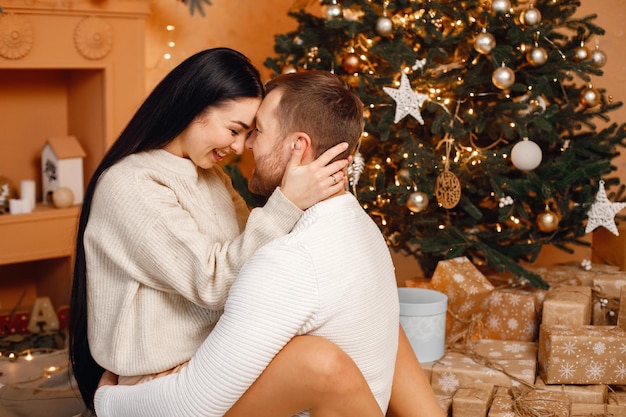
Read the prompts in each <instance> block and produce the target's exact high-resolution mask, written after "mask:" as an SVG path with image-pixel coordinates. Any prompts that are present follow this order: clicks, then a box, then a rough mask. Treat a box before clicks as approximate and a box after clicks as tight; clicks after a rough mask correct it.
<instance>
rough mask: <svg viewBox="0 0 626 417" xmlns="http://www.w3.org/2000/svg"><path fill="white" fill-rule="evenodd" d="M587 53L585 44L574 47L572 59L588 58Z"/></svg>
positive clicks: (581, 59)
mask: <svg viewBox="0 0 626 417" xmlns="http://www.w3.org/2000/svg"><path fill="white" fill-rule="evenodd" d="M589 54H590V52H589V49H587V47H586V46H585V45H580V46H579V47H577V48H576V49H574V56H573V57H572V59H573V60H574V62H582V61H584V60H586V59H587V58H589Z"/></svg>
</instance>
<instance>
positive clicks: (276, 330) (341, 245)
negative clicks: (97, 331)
mask: <svg viewBox="0 0 626 417" xmlns="http://www.w3.org/2000/svg"><path fill="white" fill-rule="evenodd" d="M266 88H267V95H266V98H265V99H264V101H263V103H262V105H261V107H260V108H259V111H258V113H257V116H256V128H255V130H254V132H253V133H252V134H251V136H250V137H249V138H248V140H247V146H248V147H249V148H250V149H251V150H252V152H253V154H254V158H255V169H254V172H253V174H252V177H251V179H250V184H249V186H250V189H251V191H253V192H255V193H258V194H269V193H271V192H272V191H273V190H274V189H275V188H276V187H277V186H279V185H280V181H281V178H282V176H283V173H284V170H285V166H286V164H287V161H288V160H289V158H290V155H291V149H292V147H293V146H294V145H295V144H296V143H298V146H299V147H301V148H303V150H304V155H305V156H304V159H303V163H304V162H306V161H310V160H313V159H315V158H316V157H317V156H318V155H320V154H321V153H323V152H324V151H325V150H326V149H328V148H330V147H332V146H333V145H335V144H337V143H338V142H339V141H346V142H348V144H349V145H350V146H349V149H348V150H347V151H346V152H347V153H351V152H353V151H354V149H355V147H356V145H357V142H358V140H359V138H360V135H361V133H362V129H363V115H362V113H363V105H362V103H361V101H360V99H359V98H358V96H357V95H356V94H355V93H354V92H353V91H352V90H351V89H350V87H349V86H348V85H347V84H345V83H344V82H343V81H342V80H341V79H340V78H338V77H336V76H335V75H333V74H330V73H327V72H323V71H308V72H301V73H293V74H286V75H282V76H279V77H277V78H275V79H274V80H271V81H270V82H269V83H268V84H267V86H266ZM345 156H346V155H340V156H339V158H342V157H345ZM398 308H399V307H398V298H397V289H396V280H395V275H394V267H393V264H392V261H391V258H390V255H389V251H388V248H387V245H386V244H385V241H384V239H383V238H382V236H381V234H380V231H379V230H378V228H377V226H376V225H375V224H374V222H373V221H372V220H371V219H370V218H369V216H368V215H367V214H366V213H365V212H364V211H363V209H362V208H361V207H360V205H359V203H358V201H357V200H356V199H355V197H354V196H353V195H351V194H350V193H347V192H346V191H341V192H339V193H338V194H336V195H334V196H331V197H330V198H328V199H326V200H325V201H322V202H320V203H318V204H317V205H315V206H313V207H311V208H310V209H308V210H307V211H306V212H305V213H304V215H303V216H302V218H301V219H300V221H299V222H298V223H297V224H296V226H295V227H294V229H293V230H292V232H291V233H290V234H289V235H287V236H285V237H283V238H279V239H277V240H275V241H273V242H271V243H269V244H267V245H266V246H265V247H263V248H261V249H260V250H258V251H257V252H256V253H255V254H254V255H253V256H252V257H251V258H250V259H249V260H248V262H247V263H246V265H245V266H244V267H243V268H242V270H241V272H240V274H239V277H238V278H237V280H236V281H235V283H234V284H233V286H232V288H231V290H230V293H229V297H228V301H227V303H226V306H225V309H224V314H223V315H222V317H221V319H220V321H219V322H218V324H217V326H216V327H215V329H214V330H213V331H212V332H211V334H210V335H209V337H208V338H207V340H206V341H205V342H204V343H203V345H202V346H201V347H200V349H199V350H198V352H197V353H196V355H195V356H194V358H193V359H192V360H191V361H190V362H189V365H188V366H187V367H186V368H185V369H183V370H182V371H181V372H180V373H179V374H174V375H169V376H166V377H162V378H158V379H156V380H154V381H151V382H147V383H144V384H140V385H138V386H133V387H103V388H101V389H99V390H98V392H97V394H96V411H97V414H98V415H99V416H100V417H108V416H116V417H117V416H124V415H133V416H140V415H147V416H148V415H149V416H159V415H163V416H187V415H188V416H194V417H196V416H202V415H223V414H225V413H226V412H227V411H228V410H230V409H231V407H233V405H235V403H236V402H237V401H238V400H239V398H240V397H241V396H242V395H243V394H244V393H245V392H246V391H247V390H248V389H249V387H250V386H252V385H253V384H254V382H255V380H257V378H258V377H259V376H260V375H261V374H262V373H263V371H264V370H265V369H266V368H267V366H268V365H269V364H270V362H271V361H272V360H273V359H274V358H275V357H277V355H278V353H279V352H281V350H283V348H284V347H285V346H286V345H287V344H288V343H289V342H290V341H292V340H293V339H294V337H296V336H299V335H314V336H321V337H322V338H325V339H328V340H330V341H332V342H334V343H335V344H337V345H338V346H339V347H340V348H341V349H342V350H343V351H344V352H346V353H347V354H348V355H349V356H350V357H351V358H352V360H353V361H354V362H355V363H356V365H357V366H358V367H359V369H360V371H361V373H362V374H363V376H364V377H365V380H366V381H367V383H368V385H369V388H370V389H371V391H372V393H373V395H374V397H375V399H376V402H377V403H378V406H379V407H380V411H381V414H382V413H385V412H386V410H387V405H388V403H389V399H390V396H391V388H392V380H393V378H394V365H395V363H396V355H397V353H398V338H399V336H398V329H399V323H398V321H399V311H398ZM401 337H404V335H403V334H401ZM402 340H403V342H404V343H401V347H402V346H405V347H406V346H407V345H408V343H406V340H405V339H402ZM418 366H419V365H418ZM303 378H306V376H303ZM421 378H422V379H421V380H420V382H419V383H418V386H423V381H424V380H425V378H424V377H423V375H421ZM420 384H421V385H420ZM411 386H412V385H411ZM394 390H395V388H394ZM413 394H414V396H418V397H419V393H413ZM428 395H430V396H431V397H430V398H431V399H432V398H434V397H433V396H432V391H430V392H428ZM409 396H410V395H405V396H404V397H405V398H407V397H409ZM431 403H432V401H431ZM138 405H139V407H138ZM235 406H236V405H235ZM439 411H441V410H440V409H439ZM302 415H308V413H307V412H306V411H305V412H303V413H302ZM413 415H419V414H413ZM424 415H426V414H424Z"/></svg>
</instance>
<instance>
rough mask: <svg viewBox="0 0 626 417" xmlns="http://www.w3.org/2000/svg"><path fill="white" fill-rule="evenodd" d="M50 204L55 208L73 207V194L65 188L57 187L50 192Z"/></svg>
mask: <svg viewBox="0 0 626 417" xmlns="http://www.w3.org/2000/svg"><path fill="white" fill-rule="evenodd" d="M52 204H53V205H54V207H56V208H68V207H71V206H72V205H74V193H73V192H72V190H71V189H69V188H67V187H59V188H57V189H56V190H54V191H53V192H52Z"/></svg>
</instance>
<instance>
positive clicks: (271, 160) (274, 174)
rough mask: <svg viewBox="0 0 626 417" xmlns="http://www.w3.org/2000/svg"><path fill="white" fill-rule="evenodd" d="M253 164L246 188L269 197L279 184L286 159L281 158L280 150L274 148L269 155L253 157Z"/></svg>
mask: <svg viewBox="0 0 626 417" xmlns="http://www.w3.org/2000/svg"><path fill="white" fill-rule="evenodd" d="M254 165H255V167H254V170H253V171H252V176H251V178H250V181H249V182H248V188H249V189H250V191H251V192H253V193H255V194H258V195H262V196H264V197H269V196H270V195H271V194H272V193H273V192H274V190H275V189H276V187H278V186H279V185H280V184H281V182H282V180H283V174H284V173H285V167H286V166H287V161H285V160H283V158H282V152H280V150H279V149H275V150H274V151H273V152H272V153H270V154H269V155H266V156H264V157H261V158H259V160H256V159H255V161H254Z"/></svg>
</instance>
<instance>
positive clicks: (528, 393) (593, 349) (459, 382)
mask: <svg viewBox="0 0 626 417" xmlns="http://www.w3.org/2000/svg"><path fill="white" fill-rule="evenodd" d="M534 272H537V273H538V274H539V275H541V276H542V278H543V279H544V280H545V281H546V282H547V283H548V284H549V285H550V288H549V289H547V290H543V289H537V288H532V287H530V286H522V285H520V283H519V280H516V279H511V278H509V277H506V276H491V275H490V276H485V275H483V274H482V273H481V272H480V271H479V270H478V269H477V268H476V267H475V266H474V265H473V264H472V263H471V262H470V261H469V260H468V259H467V258H465V257H461V258H455V259H450V260H445V261H441V262H439V264H438V265H437V268H436V269H435V272H434V274H433V276H432V278H431V279H430V280H420V279H416V280H409V281H407V282H406V286H408V287H422V288H429V289H434V290H437V291H440V292H443V293H444V294H446V295H447V296H448V312H447V315H446V350H445V354H444V356H443V357H442V358H441V359H439V360H437V361H435V362H429V363H423V364H422V367H423V368H424V371H425V373H426V375H427V376H428V378H429V380H430V382H431V385H432V387H433V389H434V391H435V394H436V395H437V397H438V398H439V401H440V404H441V406H442V408H443V409H444V410H445V411H446V412H447V413H448V415H450V416H452V417H483V416H484V417H514V416H554V417H582V416H626V314H622V315H621V316H620V315H619V311H620V305H621V311H623V312H626V272H625V271H620V270H618V268H613V267H609V266H605V265H585V266H584V267H583V266H581V265H564V266H555V267H550V268H544V269H536V270H535V271H534ZM622 288H623V289H622ZM620 303H621V304H620Z"/></svg>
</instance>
